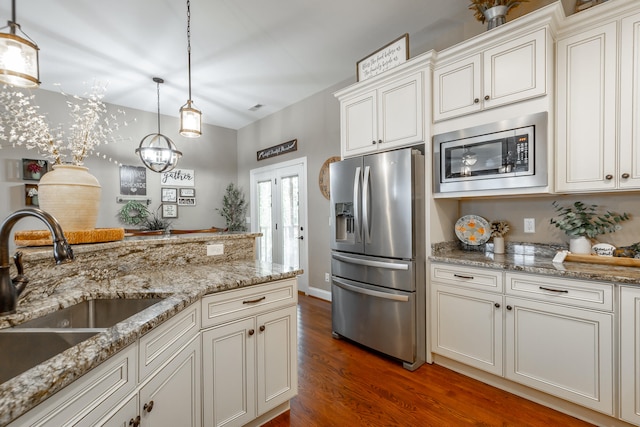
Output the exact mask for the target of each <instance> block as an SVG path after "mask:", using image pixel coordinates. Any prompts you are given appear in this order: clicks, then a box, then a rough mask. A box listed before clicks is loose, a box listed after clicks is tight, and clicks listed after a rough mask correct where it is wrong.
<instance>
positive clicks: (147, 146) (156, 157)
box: [136, 77, 182, 173]
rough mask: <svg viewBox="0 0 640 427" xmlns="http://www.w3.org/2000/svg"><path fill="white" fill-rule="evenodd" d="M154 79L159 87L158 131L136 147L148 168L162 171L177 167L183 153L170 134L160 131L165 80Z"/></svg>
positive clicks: (146, 137)
mask: <svg viewBox="0 0 640 427" xmlns="http://www.w3.org/2000/svg"><path fill="white" fill-rule="evenodd" d="M153 81H154V82H156V84H157V87H158V89H157V92H158V132H157V133H150V134H149V135H147V136H145V137H144V138H142V141H140V146H139V147H138V148H136V154H138V155H139V156H140V160H142V163H144V165H145V166H146V167H147V168H149V169H151V170H152V171H154V172H158V173H160V172H168V171H170V170H172V169H173V168H175V167H176V165H177V164H178V159H179V158H180V157H182V153H181V152H180V151H178V150H177V149H176V145H175V144H174V143H173V141H172V140H171V139H170V138H169V137H168V136H165V135H163V134H161V133H160V83H164V80H162V79H161V78H160V77H154V78H153Z"/></svg>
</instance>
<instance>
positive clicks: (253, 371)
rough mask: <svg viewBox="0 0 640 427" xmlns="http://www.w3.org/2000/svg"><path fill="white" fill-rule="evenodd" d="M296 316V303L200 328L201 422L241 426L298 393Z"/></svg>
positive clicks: (253, 297)
mask: <svg viewBox="0 0 640 427" xmlns="http://www.w3.org/2000/svg"><path fill="white" fill-rule="evenodd" d="M260 298H262V297H261V295H256V296H246V299H245V301H255V300H257V299H260ZM296 320H297V316H296V306H295V305H294V306H289V307H286V308H282V309H277V310H274V311H269V312H266V313H261V314H257V315H254V316H250V317H247V318H241V319H238V320H236V321H231V322H228V323H224V324H222V325H219V326H215V327H213V328H210V329H206V330H204V331H203V333H202V343H203V344H202V345H203V349H202V350H203V351H202V353H203V368H202V374H203V379H204V387H203V408H204V425H205V426H242V425H245V424H247V423H249V422H251V421H252V420H254V419H255V418H257V417H258V416H261V415H263V414H265V413H267V412H268V411H269V410H271V409H273V408H275V407H277V406H279V405H280V404H282V403H284V402H286V401H288V400H289V399H291V398H292V397H294V396H295V395H296V394H297V388H298V387H297V361H296V354H297V328H296Z"/></svg>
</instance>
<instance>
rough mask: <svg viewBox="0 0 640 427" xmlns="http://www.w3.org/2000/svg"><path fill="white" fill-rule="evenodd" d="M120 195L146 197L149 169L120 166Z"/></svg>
mask: <svg viewBox="0 0 640 427" xmlns="http://www.w3.org/2000/svg"><path fill="white" fill-rule="evenodd" d="M120 194H122V195H124V196H146V195H147V168H145V167H144V166H124V165H123V166H120Z"/></svg>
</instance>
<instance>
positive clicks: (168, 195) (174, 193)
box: [160, 188, 178, 203]
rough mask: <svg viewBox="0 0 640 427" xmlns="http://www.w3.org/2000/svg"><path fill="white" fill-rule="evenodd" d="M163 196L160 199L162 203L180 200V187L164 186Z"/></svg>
mask: <svg viewBox="0 0 640 427" xmlns="http://www.w3.org/2000/svg"><path fill="white" fill-rule="evenodd" d="M161 191H162V196H161V197H160V201H161V202H162V203H176V202H177V201H178V189H177V188H162V190H161Z"/></svg>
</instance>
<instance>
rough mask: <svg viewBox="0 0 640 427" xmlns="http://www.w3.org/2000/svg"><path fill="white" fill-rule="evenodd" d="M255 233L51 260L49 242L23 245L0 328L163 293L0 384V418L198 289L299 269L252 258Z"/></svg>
mask: <svg viewBox="0 0 640 427" xmlns="http://www.w3.org/2000/svg"><path fill="white" fill-rule="evenodd" d="M258 236H260V235H259V234H237V235H233V234H225V235H216V236H213V235H205V236H188V237H177V238H176V237H169V238H159V239H158V238H156V239H150V238H145V239H136V240H133V241H130V240H125V241H121V242H112V243H104V244H93V245H77V246H74V247H73V249H74V253H75V254H76V260H75V261H74V262H71V263H68V264H63V265H59V266H55V263H54V262H53V258H52V255H51V248H28V249H25V250H24V263H25V275H26V276H27V277H29V278H30V280H31V281H30V283H29V284H28V285H27V289H26V290H25V292H24V293H23V295H21V299H20V301H19V304H18V307H17V312H16V313H15V314H12V315H8V316H2V317H0V328H6V327H10V326H12V325H16V324H20V323H23V322H25V321H27V320H31V319H33V318H37V317H40V316H42V315H44V314H47V313H50V312H53V311H56V310H58V309H60V308H64V307H68V306H71V305H73V304H76V303H78V302H82V301H84V300H88V299H97V298H132V297H136V298H154V297H162V298H164V299H163V300H162V301H161V302H159V303H157V304H154V305H153V306H151V307H149V308H147V309H146V310H144V311H142V312H140V313H138V314H136V315H134V316H132V317H130V318H129V319H126V320H125V321H123V322H120V323H118V324H116V325H115V326H113V327H111V328H109V329H106V330H105V331H104V332H100V333H98V334H97V335H95V336H93V337H91V338H90V339H88V340H86V341H83V342H81V343H80V344H78V345H76V346H74V347H72V348H70V349H68V350H66V351H65V352H63V353H61V354H59V355H57V356H55V357H53V358H51V359H49V360H47V361H45V362H43V363H41V364H40V365H38V366H36V367H34V368H32V369H30V370H28V371H26V372H24V373H23V374H21V375H18V376H16V377H14V378H12V379H10V380H8V381H6V382H4V383H2V384H0V426H4V425H6V424H8V423H9V422H11V421H12V420H14V419H16V418H17V417H19V416H20V415H22V414H24V413H25V412H27V411H28V410H29V409H31V408H33V407H35V406H36V405H38V404H39V403H41V402H42V401H44V400H45V399H46V398H48V397H49V396H51V395H53V394H54V393H55V392H57V391H59V390H60V389H62V388H63V387H65V386H66V385H68V384H70V383H71V382H73V381H74V380H76V379H78V378H79V377H81V376H82V375H83V374H85V373H86V372H88V371H89V370H91V369H92V368H94V367H96V366H97V365H99V364H100V363H102V362H104V361H105V360H107V359H108V358H110V357H111V356H113V355H114V354H115V353H117V352H118V351H119V350H121V349H123V348H125V347H126V346H128V345H129V344H132V343H134V342H135V341H136V340H137V339H138V338H139V337H140V336H142V335H144V334H145V333H147V332H149V331H150V330H151V329H153V328H154V327H156V326H158V325H159V324H161V323H162V322H164V321H166V320H167V319H169V318H171V317H172V316H174V315H175V314H177V313H178V312H180V311H181V310H182V309H184V308H185V307H187V306H189V305H190V304H192V303H194V302H196V301H198V300H199V299H200V298H201V297H202V296H204V295H206V294H210V293H215V292H222V291H225V290H229V289H236V288H241V287H246V286H252V285H257V284H261V283H267V282H271V281H275V280H281V279H288V278H293V277H296V276H297V275H298V274H300V273H301V271H300V270H292V269H285V268H283V267H282V266H280V265H277V264H270V263H269V264H265V263H260V262H257V261H255V260H254V259H253V258H254V253H255V250H254V245H255V238H256V237H258ZM206 244H223V245H224V249H225V251H224V254H223V255H219V256H214V257H207V256H206ZM203 248H204V249H203ZM21 250H22V249H21ZM12 276H15V274H13V275H12ZM2 351H11V349H2Z"/></svg>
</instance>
